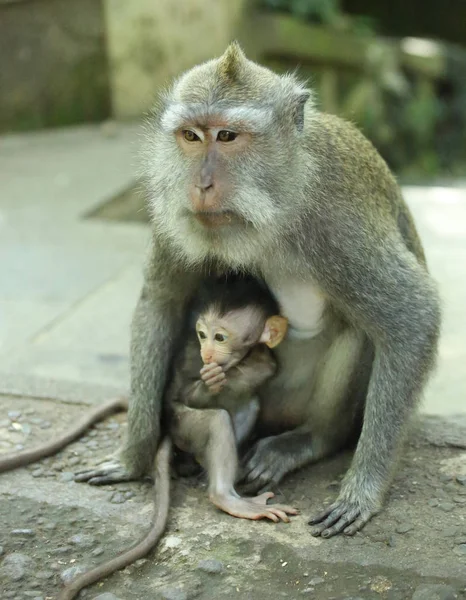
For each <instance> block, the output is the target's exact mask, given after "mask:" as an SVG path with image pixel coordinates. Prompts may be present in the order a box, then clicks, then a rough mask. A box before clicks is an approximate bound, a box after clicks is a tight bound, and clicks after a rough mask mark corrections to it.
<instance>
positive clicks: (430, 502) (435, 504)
mask: <svg viewBox="0 0 466 600" xmlns="http://www.w3.org/2000/svg"><path fill="white" fill-rule="evenodd" d="M438 505H439V501H438V500H437V498H431V499H430V500H429V506H438Z"/></svg>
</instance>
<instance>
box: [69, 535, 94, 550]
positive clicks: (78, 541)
mask: <svg viewBox="0 0 466 600" xmlns="http://www.w3.org/2000/svg"><path fill="white" fill-rule="evenodd" d="M68 541H69V542H70V544H74V545H75V546H82V547H83V548H90V547H91V546H93V545H94V544H95V538H93V537H92V535H89V534H87V533H77V534H76V535H73V536H72V537H70V538H69V539H68Z"/></svg>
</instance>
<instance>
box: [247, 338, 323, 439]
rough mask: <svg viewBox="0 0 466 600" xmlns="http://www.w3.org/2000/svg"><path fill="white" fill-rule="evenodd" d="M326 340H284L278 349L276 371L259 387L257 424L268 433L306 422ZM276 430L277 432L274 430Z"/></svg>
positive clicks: (276, 351) (291, 427)
mask: <svg viewBox="0 0 466 600" xmlns="http://www.w3.org/2000/svg"><path fill="white" fill-rule="evenodd" d="M328 343H329V342H328V338H327V336H325V335H324V334H322V335H316V336H315V337H313V338H311V339H303V338H301V339H299V338H298V339H296V338H286V339H285V340H284V341H283V342H282V343H281V344H280V345H279V346H277V348H276V349H275V354H276V356H277V360H278V365H279V371H278V373H277V375H276V376H275V377H273V378H272V379H271V380H270V381H268V382H267V383H266V384H265V385H264V386H262V387H261V389H260V393H259V398H260V407H261V409H260V416H259V419H260V424H261V426H262V427H265V428H266V429H269V430H270V431H276V432H278V430H287V429H293V428H294V427H298V426H299V425H302V424H303V423H305V422H306V421H307V420H308V417H309V413H310V410H312V396H313V392H314V386H315V380H316V373H317V371H318V368H319V362H320V359H322V357H323V356H325V352H326V350H327V348H328ZM277 428H278V429H277Z"/></svg>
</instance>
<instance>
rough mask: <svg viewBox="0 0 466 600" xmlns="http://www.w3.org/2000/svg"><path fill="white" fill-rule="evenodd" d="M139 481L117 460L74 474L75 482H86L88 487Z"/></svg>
mask: <svg viewBox="0 0 466 600" xmlns="http://www.w3.org/2000/svg"><path fill="white" fill-rule="evenodd" d="M136 479H139V478H138V477H135V476H134V475H133V474H132V473H130V472H129V471H128V470H127V469H126V468H125V467H124V466H123V465H122V464H121V462H120V461H119V460H116V459H113V460H108V461H106V462H103V463H102V464H101V465H99V466H98V467H94V468H93V469H85V470H83V471H78V472H77V473H75V476H74V480H75V481H79V482H82V481H87V483H89V484H90V485H106V484H108V483H118V482H121V481H134V480H136Z"/></svg>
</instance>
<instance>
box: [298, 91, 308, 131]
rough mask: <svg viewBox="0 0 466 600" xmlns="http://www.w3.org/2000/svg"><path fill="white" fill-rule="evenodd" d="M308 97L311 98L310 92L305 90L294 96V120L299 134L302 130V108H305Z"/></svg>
mask: <svg viewBox="0 0 466 600" xmlns="http://www.w3.org/2000/svg"><path fill="white" fill-rule="evenodd" d="M310 96H311V92H310V91H309V90H306V89H301V90H299V91H298V92H297V94H296V98H295V102H296V104H295V109H294V120H295V123H296V128H297V130H298V131H299V132H301V131H302V130H303V128H304V106H305V104H306V102H307V101H308V100H309V98H310Z"/></svg>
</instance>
